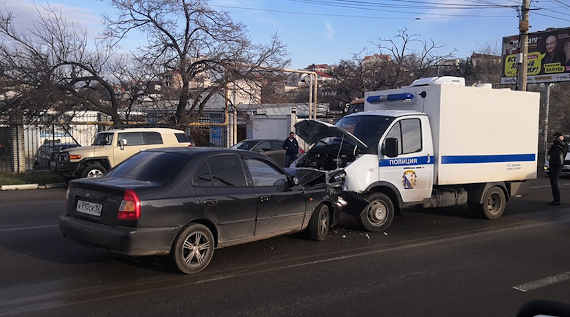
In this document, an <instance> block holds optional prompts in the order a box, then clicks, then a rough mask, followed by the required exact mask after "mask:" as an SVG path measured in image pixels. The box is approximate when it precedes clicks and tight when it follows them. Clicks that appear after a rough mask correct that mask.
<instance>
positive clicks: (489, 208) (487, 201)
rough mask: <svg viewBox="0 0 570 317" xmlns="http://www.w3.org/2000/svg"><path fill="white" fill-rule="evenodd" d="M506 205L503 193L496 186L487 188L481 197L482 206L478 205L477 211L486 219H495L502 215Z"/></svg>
mask: <svg viewBox="0 0 570 317" xmlns="http://www.w3.org/2000/svg"><path fill="white" fill-rule="evenodd" d="M506 205H507V198H506V197H505V193H504V192H503V190H502V189H501V188H500V187H498V186H493V187H491V188H489V189H488V190H487V191H486V192H485V194H484V195H483V204H479V205H478V209H479V211H481V214H482V215H483V217H485V218H487V219H497V218H499V217H501V216H502V215H503V212H504V211H505V207H506Z"/></svg>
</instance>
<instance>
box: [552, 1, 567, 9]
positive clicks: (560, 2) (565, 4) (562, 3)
mask: <svg viewBox="0 0 570 317" xmlns="http://www.w3.org/2000/svg"><path fill="white" fill-rule="evenodd" d="M552 1H554V2H556V3H559V4H561V5H563V6H565V7H566V8H569V9H570V5H569V4H567V3H564V2H562V1H561V0H552Z"/></svg>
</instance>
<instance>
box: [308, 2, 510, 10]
mask: <svg viewBox="0 0 570 317" xmlns="http://www.w3.org/2000/svg"><path fill="white" fill-rule="evenodd" d="M305 1H311V0H305ZM329 1H330V2H339V3H353V4H364V5H374V6H376V5H380V6H383V5H389V4H387V3H385V2H378V1H362V0H360V1H359V0H329ZM385 1H388V2H396V3H402V2H404V3H414V4H421V5H433V6H438V7H462V8H463V7H473V8H477V7H478V8H489V7H491V8H504V7H507V8H509V7H512V5H501V4H495V3H492V4H466V3H448V2H433V1H419V0H385ZM404 6H405V7H409V5H404Z"/></svg>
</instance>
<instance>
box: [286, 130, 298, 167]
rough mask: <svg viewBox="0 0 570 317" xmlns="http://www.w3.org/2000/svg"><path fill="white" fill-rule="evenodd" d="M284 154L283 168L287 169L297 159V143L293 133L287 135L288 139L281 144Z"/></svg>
mask: <svg viewBox="0 0 570 317" xmlns="http://www.w3.org/2000/svg"><path fill="white" fill-rule="evenodd" d="M283 149H284V150H285V151H286V152H285V167H289V165H291V163H293V161H295V160H296V159H297V154H298V153H299V143H297V140H296V139H295V133H293V132H291V133H289V137H288V138H287V139H286V140H285V141H284V142H283Z"/></svg>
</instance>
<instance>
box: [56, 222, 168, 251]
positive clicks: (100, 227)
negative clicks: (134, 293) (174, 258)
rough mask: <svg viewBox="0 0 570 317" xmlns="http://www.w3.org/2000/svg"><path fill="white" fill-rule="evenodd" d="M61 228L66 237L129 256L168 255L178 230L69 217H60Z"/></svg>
mask: <svg viewBox="0 0 570 317" xmlns="http://www.w3.org/2000/svg"><path fill="white" fill-rule="evenodd" d="M59 228H60V230H61V233H62V234H63V236H64V237H66V238H71V239H72V240H75V241H77V242H80V243H83V244H87V245H91V246H95V247H100V248H105V249H108V250H109V251H112V252H116V253H121V254H125V255H129V256H141V255H156V254H168V253H169V252H170V247H171V245H172V241H174V238H175V237H176V234H177V233H178V230H179V228H178V227H166V228H134V227H125V226H109V225H104V224H100V223H94V222H90V221H86V220H82V219H77V218H73V217H69V216H61V217H60V218H59Z"/></svg>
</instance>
